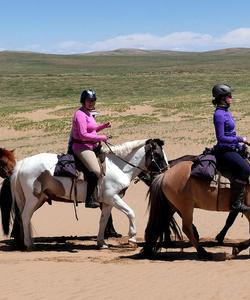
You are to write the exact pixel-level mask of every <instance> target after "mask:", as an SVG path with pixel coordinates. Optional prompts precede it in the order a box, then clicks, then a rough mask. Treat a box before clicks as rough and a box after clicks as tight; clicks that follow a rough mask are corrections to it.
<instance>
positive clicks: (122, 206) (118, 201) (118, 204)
mask: <svg viewBox="0 0 250 300" xmlns="http://www.w3.org/2000/svg"><path fill="white" fill-rule="evenodd" d="M112 203H113V205H114V207H115V208H117V209H118V210H120V211H121V212H123V213H124V214H125V215H126V216H127V217H128V219H129V231H128V236H129V239H128V241H129V242H131V243H133V244H136V225H135V213H134V211H133V209H132V208H130V207H129V206H128V205H127V203H126V202H125V201H123V200H122V198H121V197H120V196H119V195H114V196H113V202H112Z"/></svg>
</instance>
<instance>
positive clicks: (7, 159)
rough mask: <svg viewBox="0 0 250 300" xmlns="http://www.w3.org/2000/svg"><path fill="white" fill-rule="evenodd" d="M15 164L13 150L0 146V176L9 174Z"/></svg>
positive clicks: (3, 176) (4, 176)
mask: <svg viewBox="0 0 250 300" xmlns="http://www.w3.org/2000/svg"><path fill="white" fill-rule="evenodd" d="M15 165H16V159H15V155H14V150H7V149H4V148H0V177H2V178H6V177H8V176H11V174H12V173H13V171H14V168H15Z"/></svg>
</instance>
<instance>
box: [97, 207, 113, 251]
mask: <svg viewBox="0 0 250 300" xmlns="http://www.w3.org/2000/svg"><path fill="white" fill-rule="evenodd" d="M111 210H112V205H109V204H106V203H102V213H101V217H100V221H99V231H98V235H97V246H98V248H100V249H107V248H108V244H106V243H105V241H104V232H105V228H106V225H107V222H108V219H109V216H110V213H111Z"/></svg>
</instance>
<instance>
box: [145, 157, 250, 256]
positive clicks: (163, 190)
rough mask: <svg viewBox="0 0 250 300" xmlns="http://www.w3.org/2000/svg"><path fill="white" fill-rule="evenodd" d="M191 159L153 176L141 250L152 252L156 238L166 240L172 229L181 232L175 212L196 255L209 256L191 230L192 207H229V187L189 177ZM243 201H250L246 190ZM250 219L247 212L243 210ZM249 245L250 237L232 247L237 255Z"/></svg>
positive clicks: (205, 208)
mask: <svg viewBox="0 0 250 300" xmlns="http://www.w3.org/2000/svg"><path fill="white" fill-rule="evenodd" d="M192 164H193V163H192V162H191V161H186V162H180V163H178V164H176V165H174V166H173V167H172V168H170V169H169V170H167V171H166V172H165V173H163V174H161V175H159V176H157V177H156V179H155V180H154V181H153V183H152V184H151V187H150V190H149V220H148V224H147V227H146V230H145V246H144V249H143V253H144V254H145V255H146V256H151V255H153V254H154V253H155V251H156V250H157V249H158V248H159V247H158V246H157V241H158V239H160V241H161V242H163V243H164V242H165V239H164V238H165V236H166V237H167V236H168V232H169V230H170V229H171V230H172V232H174V233H175V234H177V235H178V236H179V237H180V236H181V233H180V229H179V227H178V225H177V224H176V222H175V221H174V218H173V214H174V213H175V212H177V213H178V214H179V215H180V217H181V219H182V230H183V232H184V233H185V234H186V236H187V237H188V238H189V240H190V242H191V243H192V245H193V246H194V247H195V248H196V250H197V253H198V256H199V258H202V259H212V258H213V256H212V254H211V253H208V252H207V251H206V250H205V249H204V248H203V247H202V246H201V245H200V244H199V241H198V239H197V238H196V236H195V234H194V231H193V226H192V222H193V211H194V208H200V209H204V210H210V211H229V210H230V196H231V190H230V189H228V188H227V189H219V190H218V188H214V187H210V184H209V182H208V181H204V180H201V179H198V178H194V177H191V167H192ZM246 204H247V205H250V193H249V189H248V190H247V196H246ZM245 216H246V217H247V219H248V221H249V222H250V213H246V214H245ZM249 245H250V239H248V240H246V241H244V242H242V243H240V244H239V245H238V246H237V247H234V249H233V255H234V256H236V255H237V254H238V253H239V252H240V251H242V250H243V249H246V248H247V247H249Z"/></svg>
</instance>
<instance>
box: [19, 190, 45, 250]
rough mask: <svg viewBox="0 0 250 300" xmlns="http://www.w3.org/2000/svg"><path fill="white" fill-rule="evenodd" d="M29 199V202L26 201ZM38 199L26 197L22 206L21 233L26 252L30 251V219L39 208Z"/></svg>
mask: <svg viewBox="0 0 250 300" xmlns="http://www.w3.org/2000/svg"><path fill="white" fill-rule="evenodd" d="M27 199H29V202H28V201H27ZM40 206H41V205H40V203H39V202H38V199H37V198H35V197H34V196H31V195H30V197H27V198H26V202H25V205H24V209H23V211H22V214H21V219H22V223H23V233H24V245H25V247H26V248H27V250H28V251H30V250H32V246H33V240H32V232H31V223H30V222H31V218H32V215H33V213H34V212H35V210H36V209H37V208H38V207H40Z"/></svg>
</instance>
